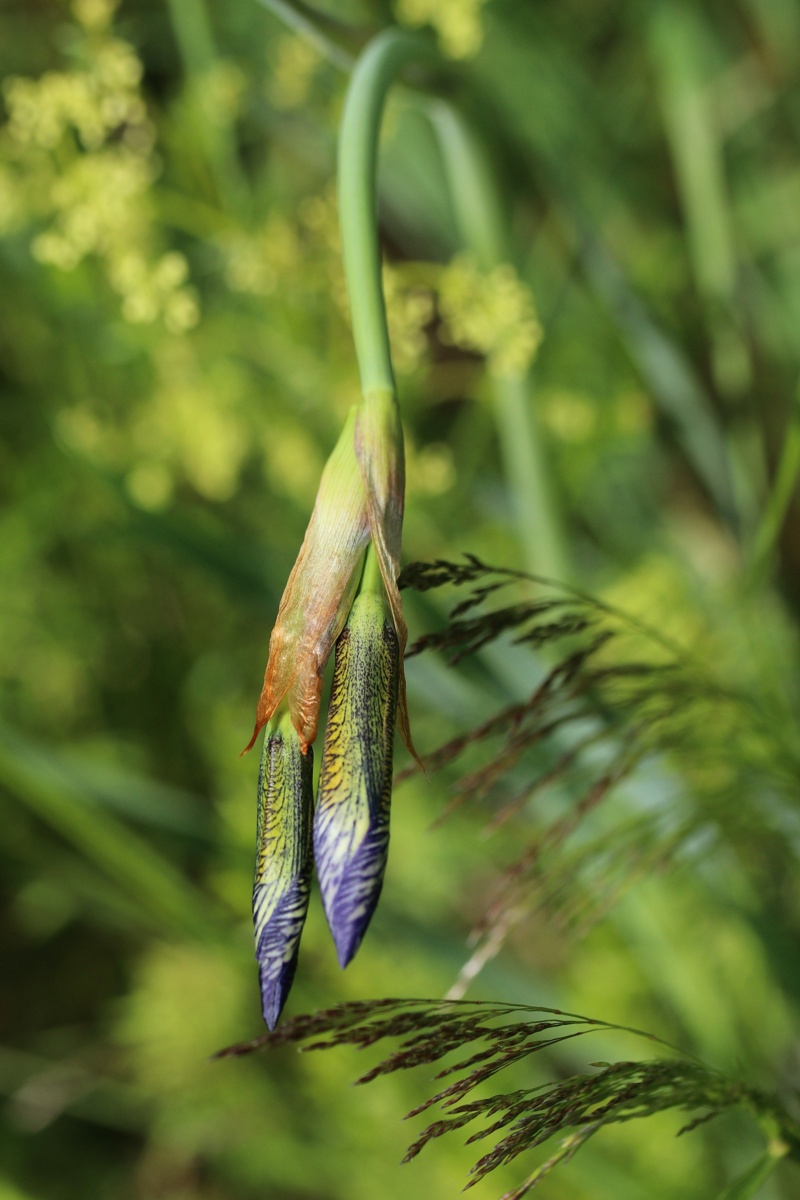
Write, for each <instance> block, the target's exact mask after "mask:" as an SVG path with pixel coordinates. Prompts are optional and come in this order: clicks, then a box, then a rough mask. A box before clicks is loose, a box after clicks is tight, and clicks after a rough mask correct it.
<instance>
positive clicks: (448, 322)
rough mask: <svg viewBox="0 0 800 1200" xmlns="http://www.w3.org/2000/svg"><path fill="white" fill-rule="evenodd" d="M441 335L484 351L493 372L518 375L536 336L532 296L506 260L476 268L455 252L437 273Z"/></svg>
mask: <svg viewBox="0 0 800 1200" xmlns="http://www.w3.org/2000/svg"><path fill="white" fill-rule="evenodd" d="M439 309H440V312H441V315H442V318H443V321H444V328H443V329H442V333H441V336H442V339H443V340H444V341H450V342H452V343H453V345H456V346H460V347H461V348H462V349H463V350H473V351H475V352H477V353H479V354H485V355H486V357H487V359H488V367H489V370H490V371H491V372H492V373H493V374H495V375H522V374H524V373H525V371H527V369H528V367H529V366H530V364H531V362H532V361H533V359H534V357H535V355H536V351H537V349H538V348H539V343H540V342H541V340H542V327H541V325H540V324H539V321H538V318H537V316H536V309H535V307H534V303H533V297H532V295H531V293H530V291H529V289H528V288H527V287H526V286H525V284H524V283H523V282H522V281H521V279H520V278H519V276H518V275H517V273H516V271H515V270H514V268H513V267H512V266H510V265H507V264H502V265H501V266H498V267H495V268H494V269H493V270H492V271H489V272H488V273H487V272H484V271H480V270H479V269H478V267H477V266H476V265H475V263H474V262H473V260H472V259H471V258H470V257H469V256H468V255H458V256H457V257H456V258H454V259H453V261H452V262H451V263H450V265H449V266H447V267H445V269H444V270H443V271H442V273H441V277H440V280H439Z"/></svg>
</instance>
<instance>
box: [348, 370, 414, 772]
mask: <svg viewBox="0 0 800 1200" xmlns="http://www.w3.org/2000/svg"><path fill="white" fill-rule="evenodd" d="M355 434H356V436H355V446H356V457H357V459H358V465H359V467H360V469H361V476H362V479H363V481H364V492H365V495H366V505H367V514H368V518H369V531H370V536H371V538H372V544H373V546H374V547H375V555H376V557H377V559H378V566H379V567H380V571H381V578H382V579H383V586H384V587H385V588H386V596H387V599H388V601H389V607H390V608H391V610H392V619H393V621H394V627H395V630H396V632H397V641H398V646H399V683H398V700H397V724H398V728H399V729H400V733H401V735H402V738H403V741H404V742H405V744H406V747H407V748H408V751H409V753H410V754H413V756H414V758H416V760H417V762H419V761H420V759H419V755H418V754H417V752H416V750H415V749H414V743H413V742H412V740H411V727H410V725H409V720H408V702H407V700H406V676H405V669H404V666H403V660H404V657H405V650H406V642H407V640H408V627H407V625H406V622H405V618H404V616H403V602H402V600H401V598H400V590H399V588H398V586H397V577H398V576H399V574H400V550H401V542H402V532H403V508H404V503H405V455H404V448H403V427H402V424H401V422H400V412H399V409H398V407H397V400H396V398H395V396H394V395H393V393H391V392H371V393H370V394H369V396H367V397H366V403H365V404H364V406H363V407H362V408H361V409H359V412H358V418H357V421H356V431H355Z"/></svg>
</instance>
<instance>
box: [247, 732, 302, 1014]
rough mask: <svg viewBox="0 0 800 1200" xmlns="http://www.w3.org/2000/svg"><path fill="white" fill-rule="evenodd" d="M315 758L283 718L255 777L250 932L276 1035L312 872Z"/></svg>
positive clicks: (269, 739)
mask: <svg viewBox="0 0 800 1200" xmlns="http://www.w3.org/2000/svg"><path fill="white" fill-rule="evenodd" d="M312 766H313V751H312V750H311V749H310V748H309V749H308V750H306V751H305V752H304V751H303V748H302V744H301V739H300V736H299V734H298V733H297V731H296V730H295V728H294V726H293V724H292V722H291V719H290V717H289V715H288V713H284V714H283V715H282V716H281V717H280V718H279V719H278V720H277V721H271V722H270V724H269V726H268V728H267V732H266V735H265V737H264V750H263V753H262V756H261V767H260V769H259V773H258V827H257V847H256V873H255V881H254V884H253V925H254V929H255V941H256V959H257V961H258V970H259V978H260V982H261V1006H262V1009H263V1012H264V1020H265V1021H266V1023H267V1025H268V1026H269V1028H270V1029H274V1028H275V1025H276V1024H277V1021H278V1017H279V1016H280V1014H281V1010H282V1009H283V1006H284V1004H285V1002H286V997H287V996H288V994H289V988H290V987H291V984H292V979H293V978H294V973H295V968H296V967H297V953H298V949H299V946H300V934H301V933H302V931H303V924H304V922H305V919H306V912H307V911H308V897H309V891H310V887H311V870H312V852H311V843H312V833H311V824H312V811H313V804H314V799H313V798H314V792H313V783H312V778H311V773H312Z"/></svg>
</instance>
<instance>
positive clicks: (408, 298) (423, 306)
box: [383, 265, 434, 375]
mask: <svg viewBox="0 0 800 1200" xmlns="http://www.w3.org/2000/svg"><path fill="white" fill-rule="evenodd" d="M383 293H384V297H385V300H386V315H387V318H388V322H389V335H390V337H391V342H392V362H393V364H394V367H395V370H396V371H398V373H399V374H401V375H405V374H410V372H411V371H413V370H415V369H416V367H418V366H419V364H420V362H421V361H422V359H423V358H424V355H425V350H426V347H427V340H426V337H425V326H426V325H427V324H428V323H429V322H430V320H431V319H432V317H433V312H434V304H433V295H432V293H431V291H430V289H429V288H426V287H420V286H419V284H417V283H415V282H414V281H413V280H411V281H409V280H407V279H406V278H405V277H404V275H403V271H402V268H398V267H392V266H388V265H387V266H384V268H383Z"/></svg>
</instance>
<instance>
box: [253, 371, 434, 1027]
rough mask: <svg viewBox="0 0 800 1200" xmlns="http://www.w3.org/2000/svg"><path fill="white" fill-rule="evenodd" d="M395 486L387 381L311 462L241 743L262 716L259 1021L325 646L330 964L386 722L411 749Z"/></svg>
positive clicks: (302, 834)
mask: <svg viewBox="0 0 800 1200" xmlns="http://www.w3.org/2000/svg"><path fill="white" fill-rule="evenodd" d="M403 490H404V468H403V435H402V429H401V427H400V420H399V415H398V412H397V403H396V400H395V398H394V396H393V394H392V393H391V392H386V393H383V392H376V393H371V394H370V395H368V396H366V397H365V400H364V402H363V403H362V405H361V406H360V407H359V408H358V409H353V410H352V411H351V413H350V416H349V417H348V419H347V422H346V424H345V427H344V429H343V431H342V435H341V437H340V438H339V441H338V442H337V444H336V446H335V448H334V450H333V453H332V454H331V456H330V458H329V459H328V462H327V464H326V466H325V470H324V471H323V474H322V479H321V480H320V485H319V491H318V493H317V499H316V503H315V505H314V511H313V513H312V516H311V521H310V523H309V526H308V529H307V531H306V536H305V539H304V541H303V545H302V547H301V550H300V554H299V555H298V558H297V561H296V563H295V565H294V568H293V570H292V573H291V575H290V576H289V580H288V582H287V584H286V589H285V591H284V594H283V598H282V600H281V604H280V608H279V610H278V616H277V620H276V623H275V628H274V629H273V631H272V636H271V638H270V644H269V661H268V662H267V669H266V673H265V676H264V686H263V689H262V692H261V696H260V699H259V702H258V708H257V711H256V724H255V729H254V731H253V737H252V739H251V741H250V745H249V746H248V747H247V748H248V749H250V747H251V746H252V745H253V743H254V742H255V739H256V737H257V736H258V732H259V730H260V729H261V728H262V727H263V726H264V725H266V726H267V734H266V737H265V741H264V756H263V758H262V763H261V773H260V776H259V823H258V860H257V867H256V883H255V889H254V892H253V920H254V923H255V930H256V957H257V959H258V962H259V968H260V975H261V996H262V1001H263V1009H264V1019H265V1021H266V1022H267V1025H268V1026H269V1027H270V1029H272V1028H273V1027H274V1025H275V1023H276V1021H277V1020H278V1017H279V1015H280V1012H281V1009H282V1008H283V1005H284V1002H285V1000H286V996H287V994H288V991H289V987H290V985H291V982H292V977H293V975H294V971H295V966H296V963H297V950H298V945H299V941H300V933H301V931H302V926H303V922H304V920H305V915H306V910H307V907H308V888H309V877H310V871H311V840H312V835H311V825H312V811H313V798H312V790H311V788H312V785H311V757H312V756H311V749H310V747H311V744H312V743H313V741H314V739H315V737H316V735H317V726H318V723H319V708H320V699H321V695H322V678H323V672H324V669H325V664H326V663H327V661H328V658H329V656H330V653H331V650H332V649H333V647H334V644H336V645H337V654H336V669H335V675H334V684H333V693H332V696H331V706H330V714H329V717H328V727H327V731H326V738H325V752H324V757H323V763H322V777H321V783H320V799H319V811H318V814H317V820H316V825H315V834H314V837H315V845H316V854H317V860H318V864H317V865H318V872H319V878H320V884H321V888H322V895H323V902H324V905H325V911H326V914H327V917H328V922H329V924H330V927H331V931H332V932H333V937H334V941H335V942H336V948H337V952H338V955H339V961H340V962H341V964H342V966H344V965H345V964H346V963H347V962H349V961H350V959H351V958H352V957H353V954H355V952H356V950H357V948H358V946H359V944H360V942H361V939H362V937H363V935H364V931H365V930H366V928H367V925H368V924H369V921H370V918H371V916H372V913H373V912H374V909H375V905H376V903H377V901H378V896H379V894H380V890H381V885H382V882H383V873H384V870H385V866H386V858H387V853H388V844H389V800H390V792H391V773H392V741H393V735H394V726H395V721H397V724H398V726H399V728H400V731H401V733H402V734H403V737H404V739H405V741H406V745H407V746H408V747H409V750H410V751H411V753H412V754H413V753H414V750H413V747H412V745H411V738H410V734H409V728H408V715H407V712H406V701H405V684H404V678H403V651H404V649H405V644H406V626H405V622H404V620H403V612H402V606H401V601H400V592H399V591H398V588H397V582H396V579H397V575H398V573H399V565H400V537H401V531H402V524H403ZM370 543H371V545H370V549H369V551H368V553H367V567H366V568H365V580H366V579H367V576H368V577H369V586H368V587H367V588H365V587H364V584H363V583H362V591H361V593H360V594H359V596H358V597H357V598H356V599H355V601H354V596H355V593H356V589H357V587H358V585H359V570H358V567H359V564H360V563H361V560H362V556H363V554H364V550H365V548H366V547H367V546H368V544H370ZM345 622H347V624H346V626H345ZM340 635H341V636H340ZM337 639H338V643H337ZM276 714H280V716H279V717H277V716H276Z"/></svg>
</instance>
